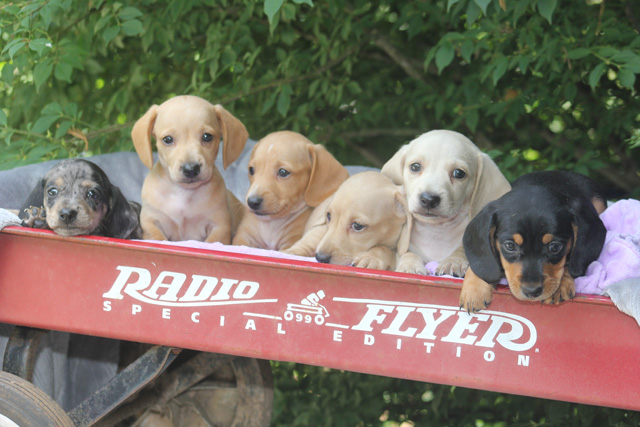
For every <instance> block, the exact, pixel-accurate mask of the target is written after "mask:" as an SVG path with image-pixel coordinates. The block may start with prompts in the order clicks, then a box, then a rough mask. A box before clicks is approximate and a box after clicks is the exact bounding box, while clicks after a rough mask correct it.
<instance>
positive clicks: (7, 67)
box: [2, 63, 16, 84]
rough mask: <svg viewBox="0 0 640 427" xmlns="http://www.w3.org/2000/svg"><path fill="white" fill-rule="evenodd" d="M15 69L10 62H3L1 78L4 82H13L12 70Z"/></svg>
mask: <svg viewBox="0 0 640 427" xmlns="http://www.w3.org/2000/svg"><path fill="white" fill-rule="evenodd" d="M15 69H16V67H14V66H13V65H12V64H9V63H6V64H4V66H3V67H2V80H4V81H5V82H6V83H9V84H11V83H12V82H13V72H14V71H15Z"/></svg>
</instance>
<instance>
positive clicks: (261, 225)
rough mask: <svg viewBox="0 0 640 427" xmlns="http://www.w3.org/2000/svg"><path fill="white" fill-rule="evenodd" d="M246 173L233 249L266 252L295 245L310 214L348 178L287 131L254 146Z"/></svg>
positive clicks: (319, 150) (336, 165) (310, 145)
mask: <svg viewBox="0 0 640 427" xmlns="http://www.w3.org/2000/svg"><path fill="white" fill-rule="evenodd" d="M248 170H249V180H250V182H251V186H250V187H249V191H248V192H247V198H246V204H247V212H245V215H244V217H243V219H242V222H241V223H240V225H239V227H238V232H237V233H236V235H235V237H234V239H233V244H234V245H244V246H251V247H256V248H262V249H272V250H282V249H287V248H289V247H290V246H291V245H293V244H294V243H296V242H297V241H298V240H299V239H300V238H301V237H302V233H303V231H304V228H305V224H306V223H307V219H308V218H309V215H310V214H311V212H312V210H313V208H314V207H316V206H318V205H319V204H320V203H321V202H322V201H323V200H325V199H326V198H327V197H329V196H330V195H331V194H333V193H334V192H335V191H336V190H337V189H338V187H339V186H340V184H342V182H343V181H344V180H345V179H347V177H348V176H349V173H348V172H347V170H346V169H345V168H344V166H342V165H341V164H340V162H338V161H337V160H336V159H335V158H334V157H333V156H332V155H331V154H330V153H329V152H328V151H327V150H326V149H325V148H324V147H323V146H322V145H319V144H314V143H312V142H311V141H309V140H308V139H307V138H305V137H304V136H302V135H300V134H299V133H296V132H290V131H281V132H274V133H271V134H269V135H267V136H265V137H264V138H262V139H261V140H260V141H258V143H257V144H256V145H255V147H254V148H253V151H252V152H251V158H250V160H249V165H248Z"/></svg>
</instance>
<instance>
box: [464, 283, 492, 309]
mask: <svg viewBox="0 0 640 427" xmlns="http://www.w3.org/2000/svg"><path fill="white" fill-rule="evenodd" d="M492 299H493V288H492V287H491V286H466V287H465V286H464V285H463V286H462V291H461V292H460V308H461V309H463V310H466V311H467V312H468V313H477V312H478V311H480V310H484V309H485V308H487V307H489V304H491V300H492Z"/></svg>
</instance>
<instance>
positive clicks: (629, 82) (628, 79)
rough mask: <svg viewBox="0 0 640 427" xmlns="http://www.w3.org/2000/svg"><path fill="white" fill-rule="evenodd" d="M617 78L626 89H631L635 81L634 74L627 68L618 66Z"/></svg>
mask: <svg viewBox="0 0 640 427" xmlns="http://www.w3.org/2000/svg"><path fill="white" fill-rule="evenodd" d="M618 79H619V80H620V84H621V85H622V86H624V87H626V88H627V89H633V85H634V84H635V83H636V75H635V74H633V72H632V71H631V70H629V69H627V68H620V70H618Z"/></svg>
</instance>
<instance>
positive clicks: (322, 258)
mask: <svg viewBox="0 0 640 427" xmlns="http://www.w3.org/2000/svg"><path fill="white" fill-rule="evenodd" d="M316 259H317V260H318V262H322V263H324V264H329V261H331V254H327V253H324V252H316Z"/></svg>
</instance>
